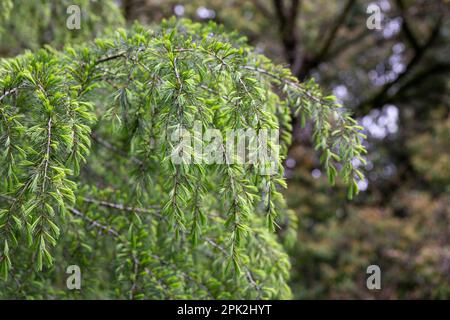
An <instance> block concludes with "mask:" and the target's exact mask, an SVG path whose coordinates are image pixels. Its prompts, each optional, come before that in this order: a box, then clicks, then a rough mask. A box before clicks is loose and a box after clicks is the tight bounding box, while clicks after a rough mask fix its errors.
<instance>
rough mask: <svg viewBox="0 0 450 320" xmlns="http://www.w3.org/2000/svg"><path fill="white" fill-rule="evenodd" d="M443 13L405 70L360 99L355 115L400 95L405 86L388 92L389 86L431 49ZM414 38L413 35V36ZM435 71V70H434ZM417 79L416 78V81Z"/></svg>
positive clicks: (362, 113)
mask: <svg viewBox="0 0 450 320" xmlns="http://www.w3.org/2000/svg"><path fill="white" fill-rule="evenodd" d="M443 18H444V15H443V14H441V15H440V16H439V18H438V21H437V22H436V24H435V25H434V27H433V29H432V31H431V32H430V35H429V36H428V38H427V40H426V41H425V43H424V44H422V45H419V47H418V48H417V49H415V52H414V55H413V57H412V58H411V60H410V61H409V63H408V64H407V66H406V68H405V70H404V71H403V72H402V73H400V74H399V75H398V76H397V78H396V79H395V80H393V81H391V82H389V83H386V84H385V85H384V86H383V87H382V88H381V90H379V91H378V92H377V93H375V94H374V95H373V96H372V97H370V98H368V99H367V100H365V101H362V102H361V103H360V104H359V105H357V106H356V108H355V113H356V114H357V115H365V114H367V113H368V112H369V111H370V109H372V108H374V107H380V106H382V105H383V104H385V103H386V102H388V101H390V102H392V101H395V100H396V98H397V97H398V96H400V95H401V93H402V91H403V90H404V89H405V86H399V87H398V88H396V90H395V92H390V91H391V88H393V87H394V86H395V85H397V84H398V83H399V82H400V81H401V80H403V79H404V78H405V77H406V76H408V75H409V74H410V73H411V72H412V71H413V70H414V68H415V67H416V65H417V64H418V63H419V62H420V61H421V60H422V58H423V57H424V56H425V54H426V53H427V52H428V51H429V49H431V47H432V46H433V44H434V43H435V41H436V39H437V38H438V36H439V32H440V30H441V26H442V23H443ZM413 38H414V39H415V37H414V36H413ZM429 69H430V70H435V69H434V67H431V68H429ZM435 71H436V70H435ZM422 72H425V73H429V72H427V71H422ZM417 80H419V79H416V83H418V82H417Z"/></svg>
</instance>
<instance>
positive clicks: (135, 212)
mask: <svg viewBox="0 0 450 320" xmlns="http://www.w3.org/2000/svg"><path fill="white" fill-rule="evenodd" d="M0 74H1V76H0V79H1V80H0V145H1V150H0V168H1V177H2V180H1V181H2V182H1V184H0V269H1V274H2V276H3V279H4V280H1V282H0V285H1V288H2V290H1V291H0V297H31V298H42V297H60V298H61V297H80V296H81V297H84V298H89V297H91V298H92V297H102V298H105V297H118V298H134V299H139V298H146V299H155V298H170V299H173V298H237V299H239V298H289V297H290V290H289V287H288V286H287V284H286V282H287V279H288V275H289V259H288V256H287V255H286V253H285V252H284V249H283V246H282V245H281V243H283V244H284V245H292V244H293V242H294V241H295V238H294V239H293V237H295V233H293V232H292V231H293V228H295V217H294V215H293V214H292V212H290V211H289V210H287V209H286V206H285V203H284V200H283V196H282V195H281V193H280V187H283V186H285V181H284V179H283V167H282V161H283V159H284V157H285V155H286V152H287V146H288V145H289V143H290V131H291V126H290V120H291V117H290V115H291V112H292V111H295V110H297V112H298V114H299V115H300V116H301V117H302V119H303V121H302V122H303V123H305V122H306V121H309V120H311V122H312V124H313V128H314V130H313V132H314V143H315V145H316V147H317V149H318V150H320V151H321V154H322V156H321V160H322V162H323V164H324V166H325V168H326V170H327V173H328V176H329V179H330V182H331V183H333V182H334V180H335V176H336V175H337V174H339V175H340V176H341V177H342V178H343V180H344V181H345V182H347V183H348V184H349V197H352V196H353V195H354V194H355V193H357V187H356V181H357V179H360V178H361V173H360V172H359V171H358V170H357V169H356V168H355V167H354V166H353V162H354V161H353V160H354V159H359V160H361V161H363V159H362V157H361V154H362V153H363V152H365V150H364V148H363V147H362V145H361V138H362V137H363V135H362V134H361V133H360V129H361V128H360V127H359V126H357V125H356V122H355V121H354V120H353V119H351V118H350V117H349V116H348V115H347V114H345V113H344V112H343V111H342V110H341V109H340V106H339V105H337V104H336V103H335V102H334V99H333V97H323V96H322V95H321V93H320V91H319V90H318V88H317V86H316V85H315V84H314V83H313V82H309V83H307V84H299V83H298V82H297V80H296V79H295V78H294V77H292V76H291V74H290V72H289V70H287V69H284V68H281V67H278V66H275V65H273V64H272V63H271V62H270V61H269V60H268V59H267V58H265V57H264V56H262V55H258V54H256V53H255V52H254V51H253V48H251V47H248V46H247V45H246V43H245V40H244V39H242V38H238V37H237V36H236V35H235V34H225V33H224V32H223V30H222V29H221V28H220V27H217V26H216V25H214V24H209V25H200V24H193V23H191V22H189V21H184V20H183V21H179V20H171V21H168V22H164V23H163V25H162V26H161V27H160V28H159V29H157V30H154V31H146V30H144V29H143V28H142V27H140V26H135V27H134V29H133V30H132V31H130V32H129V33H127V32H125V31H123V30H121V31H119V32H117V36H116V37H115V38H113V39H98V40H96V41H95V45H89V46H80V47H78V48H66V50H65V51H64V52H57V51H54V50H53V49H51V48H47V49H46V50H40V51H38V52H37V53H35V54H31V53H28V54H25V55H23V56H21V57H18V58H16V59H10V60H4V61H3V62H2V66H1V69H0ZM196 121H200V123H201V125H202V126H203V128H204V129H206V128H214V129H218V130H219V131H220V132H221V133H222V134H223V136H226V132H227V130H229V129H249V128H252V129H254V130H255V131H256V132H257V133H258V132H259V131H260V130H263V129H279V130H280V144H281V152H280V153H281V155H280V158H279V159H278V162H279V163H278V171H277V172H276V174H274V175H270V176H269V175H261V174H260V169H261V166H264V164H263V163H256V164H251V165H250V164H230V163H225V164H204V163H192V164H180V165H175V164H173V162H172V161H171V153H172V147H173V145H172V144H173V143H172V142H171V140H170V132H171V131H173V130H176V129H178V128H181V127H183V128H185V129H187V130H188V131H190V130H192V128H193V126H194V122H196ZM201 143H204V144H205V142H201ZM223 143H225V141H223ZM269 147H271V148H272V147H275V146H269ZM193 152H194V151H193ZM253 152H255V150H253ZM193 156H194V157H203V156H204V155H198V154H193ZM277 223H278V224H279V225H280V226H281V229H279V228H278V227H277ZM274 231H279V232H278V234H277V233H275V232H274ZM74 264H75V265H78V266H80V268H81V271H82V290H81V292H76V291H69V290H68V289H66V287H65V279H66V276H67V275H66V274H65V270H66V268H67V266H69V265H74Z"/></svg>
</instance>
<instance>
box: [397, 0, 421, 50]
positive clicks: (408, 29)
mask: <svg viewBox="0 0 450 320" xmlns="http://www.w3.org/2000/svg"><path fill="white" fill-rule="evenodd" d="M396 3H397V7H398V8H399V9H400V15H401V17H402V20H403V23H402V32H403V33H404V34H405V36H406V39H407V40H408V41H409V43H410V44H411V46H412V47H413V49H414V51H416V52H417V51H419V50H420V44H419V40H417V38H416V36H415V35H414V32H413V31H412V28H411V26H410V25H409V22H408V18H407V17H406V13H405V10H406V9H405V4H404V3H403V0H396Z"/></svg>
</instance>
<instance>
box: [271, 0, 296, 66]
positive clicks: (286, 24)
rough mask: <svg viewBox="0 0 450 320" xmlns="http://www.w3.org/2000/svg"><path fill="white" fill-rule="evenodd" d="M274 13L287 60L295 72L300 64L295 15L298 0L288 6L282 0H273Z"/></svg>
mask: <svg viewBox="0 0 450 320" xmlns="http://www.w3.org/2000/svg"><path fill="white" fill-rule="evenodd" d="M273 5H274V7H275V13H276V16H277V19H278V23H279V29H280V34H281V41H282V42H283V48H284V53H285V56H286V60H287V62H288V63H289V64H290V65H291V70H292V73H293V74H297V72H298V70H299V69H300V66H301V57H300V55H299V48H298V41H299V39H298V30H297V17H298V14H299V11H300V5H301V3H300V0H292V1H291V5H290V6H289V7H286V6H285V1H284V0H273Z"/></svg>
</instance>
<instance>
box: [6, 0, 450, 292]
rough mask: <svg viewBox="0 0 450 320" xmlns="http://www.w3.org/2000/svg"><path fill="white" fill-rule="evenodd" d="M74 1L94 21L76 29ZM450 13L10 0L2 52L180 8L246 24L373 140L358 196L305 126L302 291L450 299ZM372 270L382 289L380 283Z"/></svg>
mask: <svg viewBox="0 0 450 320" xmlns="http://www.w3.org/2000/svg"><path fill="white" fill-rule="evenodd" d="M71 4H78V5H79V6H80V7H81V9H82V21H81V29H80V30H72V31H70V32H69V31H68V30H67V28H66V27H65V21H66V19H67V14H66V12H65V10H66V8H67V7H68V6H69V5H71ZM369 5H377V6H378V7H379V8H380V10H381V14H382V21H381V27H382V28H381V30H370V29H368V28H367V26H366V21H367V19H368V18H369V16H370V14H368V13H367V8H368V6H369ZM449 13H450V1H448V0H414V1H413V0H378V1H365V0H335V1H330V0H122V1H93V0H80V1H68V0H61V1H49V0H41V1H28V0H14V1H11V0H2V1H1V4H0V19H1V20H0V21H1V23H0V28H1V30H0V56H13V55H16V54H19V53H20V52H23V50H24V49H32V50H34V49H37V48H39V47H42V46H43V45H44V44H48V43H50V44H52V45H53V46H56V47H62V46H63V44H65V43H76V42H78V41H83V40H86V39H91V38H94V37H95V36H97V35H101V34H103V33H108V32H110V31H111V30H114V29H115V28H117V27H119V26H123V25H124V24H131V23H132V22H133V21H134V20H139V21H141V22H143V23H146V24H149V25H151V24H157V23H159V22H160V21H161V20H162V19H164V18H168V17H170V16H172V15H177V16H179V17H187V18H190V19H193V20H197V21H208V20H214V21H216V22H219V23H222V24H223V25H224V26H225V27H226V29H228V30H230V31H233V30H236V31H238V32H239V33H241V34H243V35H245V36H247V38H248V41H249V42H250V43H251V44H252V45H253V46H255V47H256V49H257V50H258V51H259V52H261V53H264V54H265V55H267V56H268V57H270V58H271V59H273V60H274V61H276V62H278V63H281V64H285V65H288V66H289V67H290V68H291V70H292V72H293V74H294V75H295V76H297V77H298V78H299V80H301V81H304V80H306V79H308V78H311V77H314V78H315V79H316V80H317V81H318V82H319V83H320V85H321V86H322V88H323V90H324V91H326V92H331V93H333V94H334V95H336V96H337V97H338V99H339V100H340V101H341V102H342V103H343V104H344V105H345V106H346V107H347V108H349V109H351V110H352V111H353V113H354V115H355V116H356V117H357V119H358V121H359V122H360V124H361V125H362V126H363V127H364V128H365V131H366V134H367V135H368V140H367V142H366V146H367V148H368V150H369V154H368V156H367V159H366V160H367V163H366V164H365V165H363V164H360V166H361V168H362V169H363V171H365V173H366V177H367V178H366V180H363V181H360V182H359V188H360V189H361V191H362V192H361V193H360V195H359V196H358V197H357V198H356V199H355V200H354V201H352V202H349V201H347V200H346V192H345V188H343V187H342V186H339V185H338V186H337V187H334V188H331V187H329V185H328V183H327V181H326V180H327V179H326V177H324V176H323V174H322V171H321V167H320V165H319V159H318V157H317V154H316V153H315V152H314V150H313V149H312V146H311V138H310V136H311V135H310V130H309V128H308V126H307V127H306V128H305V129H299V125H298V123H297V120H296V119H295V118H294V120H293V122H294V124H297V125H296V126H295V130H294V139H293V140H294V141H293V144H292V146H291V148H290V150H289V156H288V158H287V160H286V162H285V166H286V169H287V170H286V176H287V179H288V182H289V186H288V189H287V190H286V192H285V194H286V197H287V200H288V204H289V206H290V208H292V209H293V210H295V212H296V214H297V216H298V220H299V228H298V235H297V243H296V245H295V246H294V248H293V249H291V250H290V252H289V254H290V256H291V261H292V279H291V287H292V290H293V293H294V297H295V298H298V299H304V298H322V299H329V298H385V299H396V298H447V299H448V298H450V112H449V111H450V108H449V107H450V106H449V97H450V94H449V90H448V89H449V84H450V82H449V74H450V73H449V71H450V47H449V32H450V26H449V22H450V20H449V16H450V15H449ZM280 232H283V229H281V230H280ZM371 264H376V265H379V266H380V268H381V272H382V290H379V291H370V290H368V289H367V288H366V277H367V275H366V268H367V267H368V266H369V265H371Z"/></svg>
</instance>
